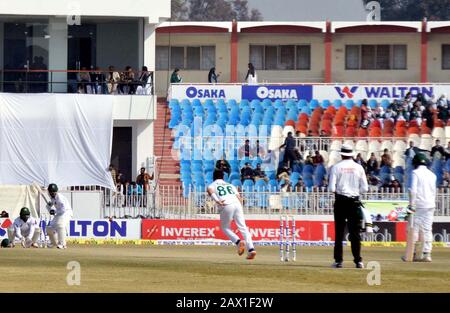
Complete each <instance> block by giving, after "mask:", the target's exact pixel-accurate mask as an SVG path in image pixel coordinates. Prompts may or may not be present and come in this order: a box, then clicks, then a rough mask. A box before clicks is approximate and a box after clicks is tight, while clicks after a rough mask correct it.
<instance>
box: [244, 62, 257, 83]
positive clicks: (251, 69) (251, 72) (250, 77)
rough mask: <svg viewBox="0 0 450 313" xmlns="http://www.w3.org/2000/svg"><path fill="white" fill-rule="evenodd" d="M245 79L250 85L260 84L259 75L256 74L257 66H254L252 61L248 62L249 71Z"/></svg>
mask: <svg viewBox="0 0 450 313" xmlns="http://www.w3.org/2000/svg"><path fill="white" fill-rule="evenodd" d="M245 80H246V81H247V84H249V85H256V84H258V77H257V75H256V71H255V67H254V66H253V64H252V63H248V71H247V75H246V76H245Z"/></svg>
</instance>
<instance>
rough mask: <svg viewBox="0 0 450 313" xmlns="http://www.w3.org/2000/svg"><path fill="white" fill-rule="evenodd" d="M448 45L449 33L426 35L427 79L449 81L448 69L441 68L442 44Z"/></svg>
mask: <svg viewBox="0 0 450 313" xmlns="http://www.w3.org/2000/svg"><path fill="white" fill-rule="evenodd" d="M443 44H447V45H450V35H449V34H429V35H428V80H429V81H430V82H433V83H448V82H450V70H443V69H442V45H443Z"/></svg>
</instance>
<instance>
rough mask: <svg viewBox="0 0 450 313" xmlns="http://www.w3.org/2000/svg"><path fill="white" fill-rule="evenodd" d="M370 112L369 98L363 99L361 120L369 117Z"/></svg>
mask: <svg viewBox="0 0 450 313" xmlns="http://www.w3.org/2000/svg"><path fill="white" fill-rule="evenodd" d="M368 112H369V108H368V106H367V99H363V100H362V101H361V121H364V119H366V118H367V113H368Z"/></svg>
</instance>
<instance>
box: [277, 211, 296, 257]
mask: <svg viewBox="0 0 450 313" xmlns="http://www.w3.org/2000/svg"><path fill="white" fill-rule="evenodd" d="M295 241H296V229H295V218H294V216H290V215H281V216H280V261H281V262H289V260H290V259H291V260H292V261H295V260H296V259H297V246H296V242H295ZM291 249H292V256H291V254H290V250H291Z"/></svg>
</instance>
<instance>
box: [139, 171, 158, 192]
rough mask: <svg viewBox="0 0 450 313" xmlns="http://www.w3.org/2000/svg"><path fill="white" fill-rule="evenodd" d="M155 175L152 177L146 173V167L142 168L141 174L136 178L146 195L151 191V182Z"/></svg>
mask: <svg viewBox="0 0 450 313" xmlns="http://www.w3.org/2000/svg"><path fill="white" fill-rule="evenodd" d="M153 178H154V177H153V174H152V175H150V174H148V173H147V172H145V167H141V172H140V174H139V175H138V176H137V177H136V183H137V184H138V185H139V186H142V190H143V192H144V195H146V194H147V191H148V190H150V181H152V180H153Z"/></svg>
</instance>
